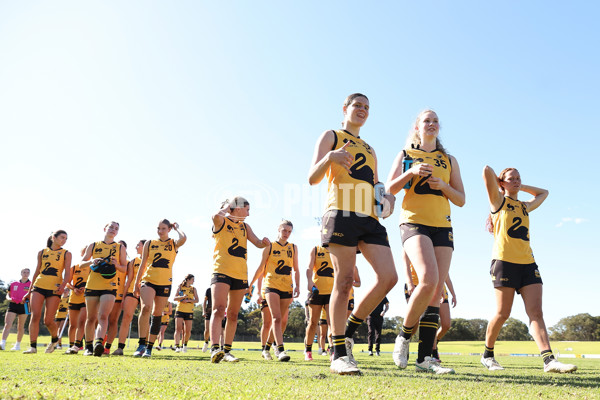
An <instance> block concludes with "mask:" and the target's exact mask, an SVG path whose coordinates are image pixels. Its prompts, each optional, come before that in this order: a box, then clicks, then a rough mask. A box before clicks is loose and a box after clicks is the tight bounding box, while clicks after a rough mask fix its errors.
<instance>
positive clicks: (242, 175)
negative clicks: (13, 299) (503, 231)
mask: <svg viewBox="0 0 600 400" xmlns="http://www.w3.org/2000/svg"><path fill="white" fill-rule="evenodd" d="M598 11H599V10H598V6H597V5H595V4H592V3H590V2H571V3H568V4H567V3H562V2H541V1H534V2H525V3H524V2H516V1H514V2H513V1H509V2H501V3H491V2H479V1H471V2H371V3H368V2H367V3H365V2H355V1H350V2H341V1H331V2H300V3H285V4H284V3H281V2H275V1H263V2H252V3H250V2H242V1H232V2H221V1H218V2H208V1H204V2H196V1H178V2H163V1H154V2H151V1H128V2H118V1H102V2H100V1H94V2H79V1H61V2H37V1H32V2H3V3H1V4H0V134H1V135H2V147H1V148H2V156H1V157H0V170H1V172H2V175H1V176H2V194H3V195H2V200H3V201H2V203H3V206H2V208H1V210H2V211H1V213H2V221H3V223H4V229H3V230H2V233H1V237H0V240H1V242H2V243H3V247H4V249H5V250H4V253H3V267H2V271H1V272H0V279H2V280H4V281H10V280H12V279H15V278H17V277H18V276H19V274H18V271H19V270H20V269H21V268H23V267H25V266H27V267H31V268H33V267H35V262H36V254H37V251H38V250H40V249H41V248H42V247H43V246H44V244H45V241H46V238H47V237H48V235H49V234H50V232H52V231H53V230H56V229H65V230H67V232H68V233H69V241H68V242H67V246H66V247H67V248H68V249H70V250H71V251H72V252H73V253H77V252H78V250H79V249H80V248H81V247H82V246H83V245H85V244H87V243H90V242H92V241H96V240H101V238H102V236H103V232H102V228H103V226H104V224H105V223H106V222H107V221H109V220H116V221H119V222H120V223H121V232H120V234H119V236H118V238H120V239H123V240H126V241H127V242H128V243H129V244H130V245H133V244H135V242H136V241H137V240H138V239H140V238H153V237H155V236H156V233H155V227H156V223H157V221H158V220H159V219H161V218H164V217H166V218H169V219H171V220H175V221H177V222H179V223H180V224H181V227H182V229H183V230H184V231H185V232H186V233H187V234H188V236H189V241H188V243H187V244H186V245H185V246H184V247H183V248H182V249H181V251H180V253H179V256H178V259H177V262H176V264H175V271H174V274H175V279H174V281H175V282H178V281H179V280H180V279H182V277H183V276H184V275H185V274H187V273H194V274H195V275H196V277H197V278H196V282H197V287H199V288H200V289H203V288H204V287H206V286H207V285H208V282H209V278H210V274H211V269H212V250H213V241H212V239H211V234H210V216H211V214H212V213H214V212H215V211H216V210H217V209H218V207H219V205H220V202H221V201H222V200H224V199H225V198H227V197H228V196H230V195H232V194H241V195H244V196H246V197H248V198H249V200H250V202H251V216H250V217H249V219H248V220H247V222H248V223H249V224H250V225H251V226H252V228H253V229H254V231H255V232H256V233H257V234H258V235H260V236H268V237H270V238H271V239H274V238H275V236H276V228H277V225H278V223H279V221H280V220H281V218H287V219H291V220H292V221H293V222H294V225H295V232H294V234H293V235H292V241H294V242H295V243H297V244H298V247H299V249H300V253H301V256H300V264H301V269H302V274H303V275H302V290H303V292H302V297H301V298H302V299H305V297H306V288H305V287H306V279H305V276H304V269H305V268H306V266H307V262H308V252H309V250H310V249H311V248H312V247H313V246H314V245H315V244H317V242H318V237H319V236H318V230H317V227H316V223H315V218H316V217H319V216H320V214H321V212H322V207H323V201H322V200H321V198H320V196H322V194H323V192H324V191H325V183H322V185H321V186H320V187H312V188H311V187H308V185H307V178H306V177H307V172H308V168H309V165H310V160H311V157H312V151H313V147H314V144H315V141H316V139H317V137H318V136H319V135H320V133H321V132H322V131H324V130H326V129H331V128H337V127H339V124H340V122H341V119H342V110H341V106H342V101H343V99H344V98H345V97H346V96H347V95H348V94H350V93H352V92H357V91H359V92H363V93H365V94H367V95H368V96H369V98H370V100H371V115H370V117H369V120H368V122H367V124H366V125H365V127H364V128H363V130H362V132H361V136H362V137H363V138H364V139H365V140H367V142H368V143H369V144H370V145H372V146H373V147H374V148H375V149H376V151H377V154H378V158H379V175H380V177H382V178H385V177H387V174H388V172H389V169H390V166H391V163H392V161H393V159H394V157H395V156H396V154H397V153H398V152H399V151H400V150H401V148H402V147H403V145H404V142H405V139H406V135H407V132H408V129H409V128H410V126H411V124H412V122H413V120H414V118H415V116H416V115H417V114H418V112H419V111H421V110H422V109H424V108H426V107H432V108H434V109H435V110H436V111H437V112H438V114H439V117H440V121H441V124H442V131H441V136H440V137H441V139H442V140H443V143H444V144H445V146H446V147H447V148H448V150H449V151H450V152H451V153H452V154H453V155H454V156H455V157H456V158H457V159H458V161H459V163H460V167H461V170H462V177H463V180H464V183H465V188H466V195H467V203H466V205H465V206H464V208H462V209H457V208H453V217H452V219H453V224H454V237H455V242H456V250H455V253H454V259H453V263H452V267H451V272H450V273H451V276H452V278H453V281H454V284H455V287H456V290H457V295H458V306H457V308H456V309H454V310H453V315H454V316H456V317H464V318H486V319H489V318H490V316H491V314H492V312H493V310H494V295H493V289H492V287H491V283H490V279H489V275H488V272H489V264H490V256H491V246H492V238H491V236H490V235H488V234H487V233H486V232H485V231H484V220H485V217H486V214H487V211H488V205H487V199H486V194H485V189H484V186H483V182H482V179H481V171H482V168H483V166H484V165H485V164H490V165H491V166H492V167H493V168H495V169H496V170H497V171H499V170H501V169H502V168H504V167H507V166H514V167H517V168H518V169H519V170H520V172H521V176H522V178H523V181H524V182H525V183H528V184H532V185H536V186H540V187H543V188H547V189H549V190H550V196H549V198H548V200H547V201H546V202H545V203H544V205H543V206H542V207H541V208H539V209H538V210H536V211H535V212H534V213H532V215H531V222H532V226H531V239H532V240H531V243H532V247H533V250H534V254H535V256H536V261H537V262H538V265H539V266H540V271H541V274H542V278H543V279H544V289H545V296H544V310H545V316H546V320H547V323H548V325H553V324H555V323H556V322H557V321H558V320H559V319H560V318H561V317H564V316H568V315H573V314H577V313H582V312H588V313H591V314H593V315H599V314H600V312H599V311H600V310H599V308H600V307H598V301H597V296H595V295H594V293H596V292H597V282H598V281H600V272H599V268H598V267H599V263H598V261H597V259H596V257H595V255H594V254H592V251H591V250H592V249H594V248H595V246H597V241H598V239H597V237H596V236H597V235H596V234H595V233H594V232H595V229H594V228H593V227H594V226H595V225H596V224H598V216H599V214H598V211H597V207H596V205H595V204H594V203H595V202H596V198H597V197H598V194H599V193H598V192H599V191H598V189H597V187H596V183H595V180H596V179H595V172H596V170H597V166H596V164H597V162H596V159H597V156H596V155H595V152H596V151H597V149H598V147H599V146H598V144H599V142H600V141H599V139H598V134H597V131H598V128H597V122H596V120H595V117H593V116H594V115H596V114H597V112H598V111H597V110H598V106H599V101H598V93H599V91H600V90H599V89H600V87H599V86H600V80H599V79H598V76H597V73H598V71H599V70H600V65H599V64H600V63H599V56H598V51H597V45H598V43H597V39H598V37H599V36H600V35H599V34H600V32H599V29H598V28H597V21H596V16H597V15H598ZM522 198H527V195H526V194H524V195H523V197H522ZM399 200H401V199H399ZM384 224H385V226H386V227H387V229H388V233H389V237H390V241H391V245H392V248H393V251H394V255H395V257H396V260H397V267H398V268H400V263H399V261H400V254H401V243H400V235H399V229H398V215H397V214H396V215H393V216H392V217H390V218H389V219H388V220H386V221H385V222H384ZM131 247H132V246H131ZM130 256H133V253H131V252H130ZM259 257H260V252H259V251H258V250H256V249H250V251H249V256H248V264H249V270H250V273H252V272H254V270H255V268H256V267H257V264H258V262H259ZM358 266H359V269H360V272H361V275H362V278H363V285H364V286H368V285H369V282H370V280H371V279H372V273H371V272H370V269H369V266H368V265H367V264H366V263H365V262H364V260H359V264H358ZM361 293H362V289H359V290H357V297H360V296H361ZM389 299H390V300H391V313H392V315H403V314H404V312H405V308H406V307H405V301H404V297H403V293H402V283H399V284H398V286H397V287H396V288H394V289H393V291H392V292H391V294H390V296H389ZM513 316H515V317H517V318H519V319H522V320H524V321H526V315H525V313H524V310H523V306H522V303H521V302H520V299H518V300H517V301H516V302H515V306H514V308H513Z"/></svg>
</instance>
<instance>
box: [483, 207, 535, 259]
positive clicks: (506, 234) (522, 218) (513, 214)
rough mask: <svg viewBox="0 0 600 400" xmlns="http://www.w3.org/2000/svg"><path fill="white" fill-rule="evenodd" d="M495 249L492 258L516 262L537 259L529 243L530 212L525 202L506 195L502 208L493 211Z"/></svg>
mask: <svg viewBox="0 0 600 400" xmlns="http://www.w3.org/2000/svg"><path fill="white" fill-rule="evenodd" d="M492 222H493V223H494V249H493V251H492V259H494V260H502V261H506V262H511V263H515V264H531V263H534V262H535V260H534V258H533V251H531V246H530V244H529V213H528V212H527V206H526V205H525V203H523V202H521V201H518V200H513V199H511V198H510V197H508V196H506V197H504V200H503V201H502V205H501V206H500V209H498V211H496V212H495V213H492Z"/></svg>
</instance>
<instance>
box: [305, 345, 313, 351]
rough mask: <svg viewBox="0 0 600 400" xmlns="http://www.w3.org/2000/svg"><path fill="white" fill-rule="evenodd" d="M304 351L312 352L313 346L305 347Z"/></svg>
mask: <svg viewBox="0 0 600 400" xmlns="http://www.w3.org/2000/svg"><path fill="white" fill-rule="evenodd" d="M304 351H306V352H309V351H312V344H307V345H306V346H304Z"/></svg>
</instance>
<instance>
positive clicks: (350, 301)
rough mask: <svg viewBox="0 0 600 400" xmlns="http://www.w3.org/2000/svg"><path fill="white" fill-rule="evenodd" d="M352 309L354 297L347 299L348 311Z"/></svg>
mask: <svg viewBox="0 0 600 400" xmlns="http://www.w3.org/2000/svg"><path fill="white" fill-rule="evenodd" d="M352 310H354V299H350V300H348V311H352Z"/></svg>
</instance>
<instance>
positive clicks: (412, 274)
mask: <svg viewBox="0 0 600 400" xmlns="http://www.w3.org/2000/svg"><path fill="white" fill-rule="evenodd" d="M410 278H411V280H412V283H413V285H415V286H417V285H418V284H419V277H418V276H417V271H415V268H414V267H413V266H412V264H411V265H410ZM442 297H443V299H444V300H448V286H447V285H446V284H444V293H443V294H442Z"/></svg>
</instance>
